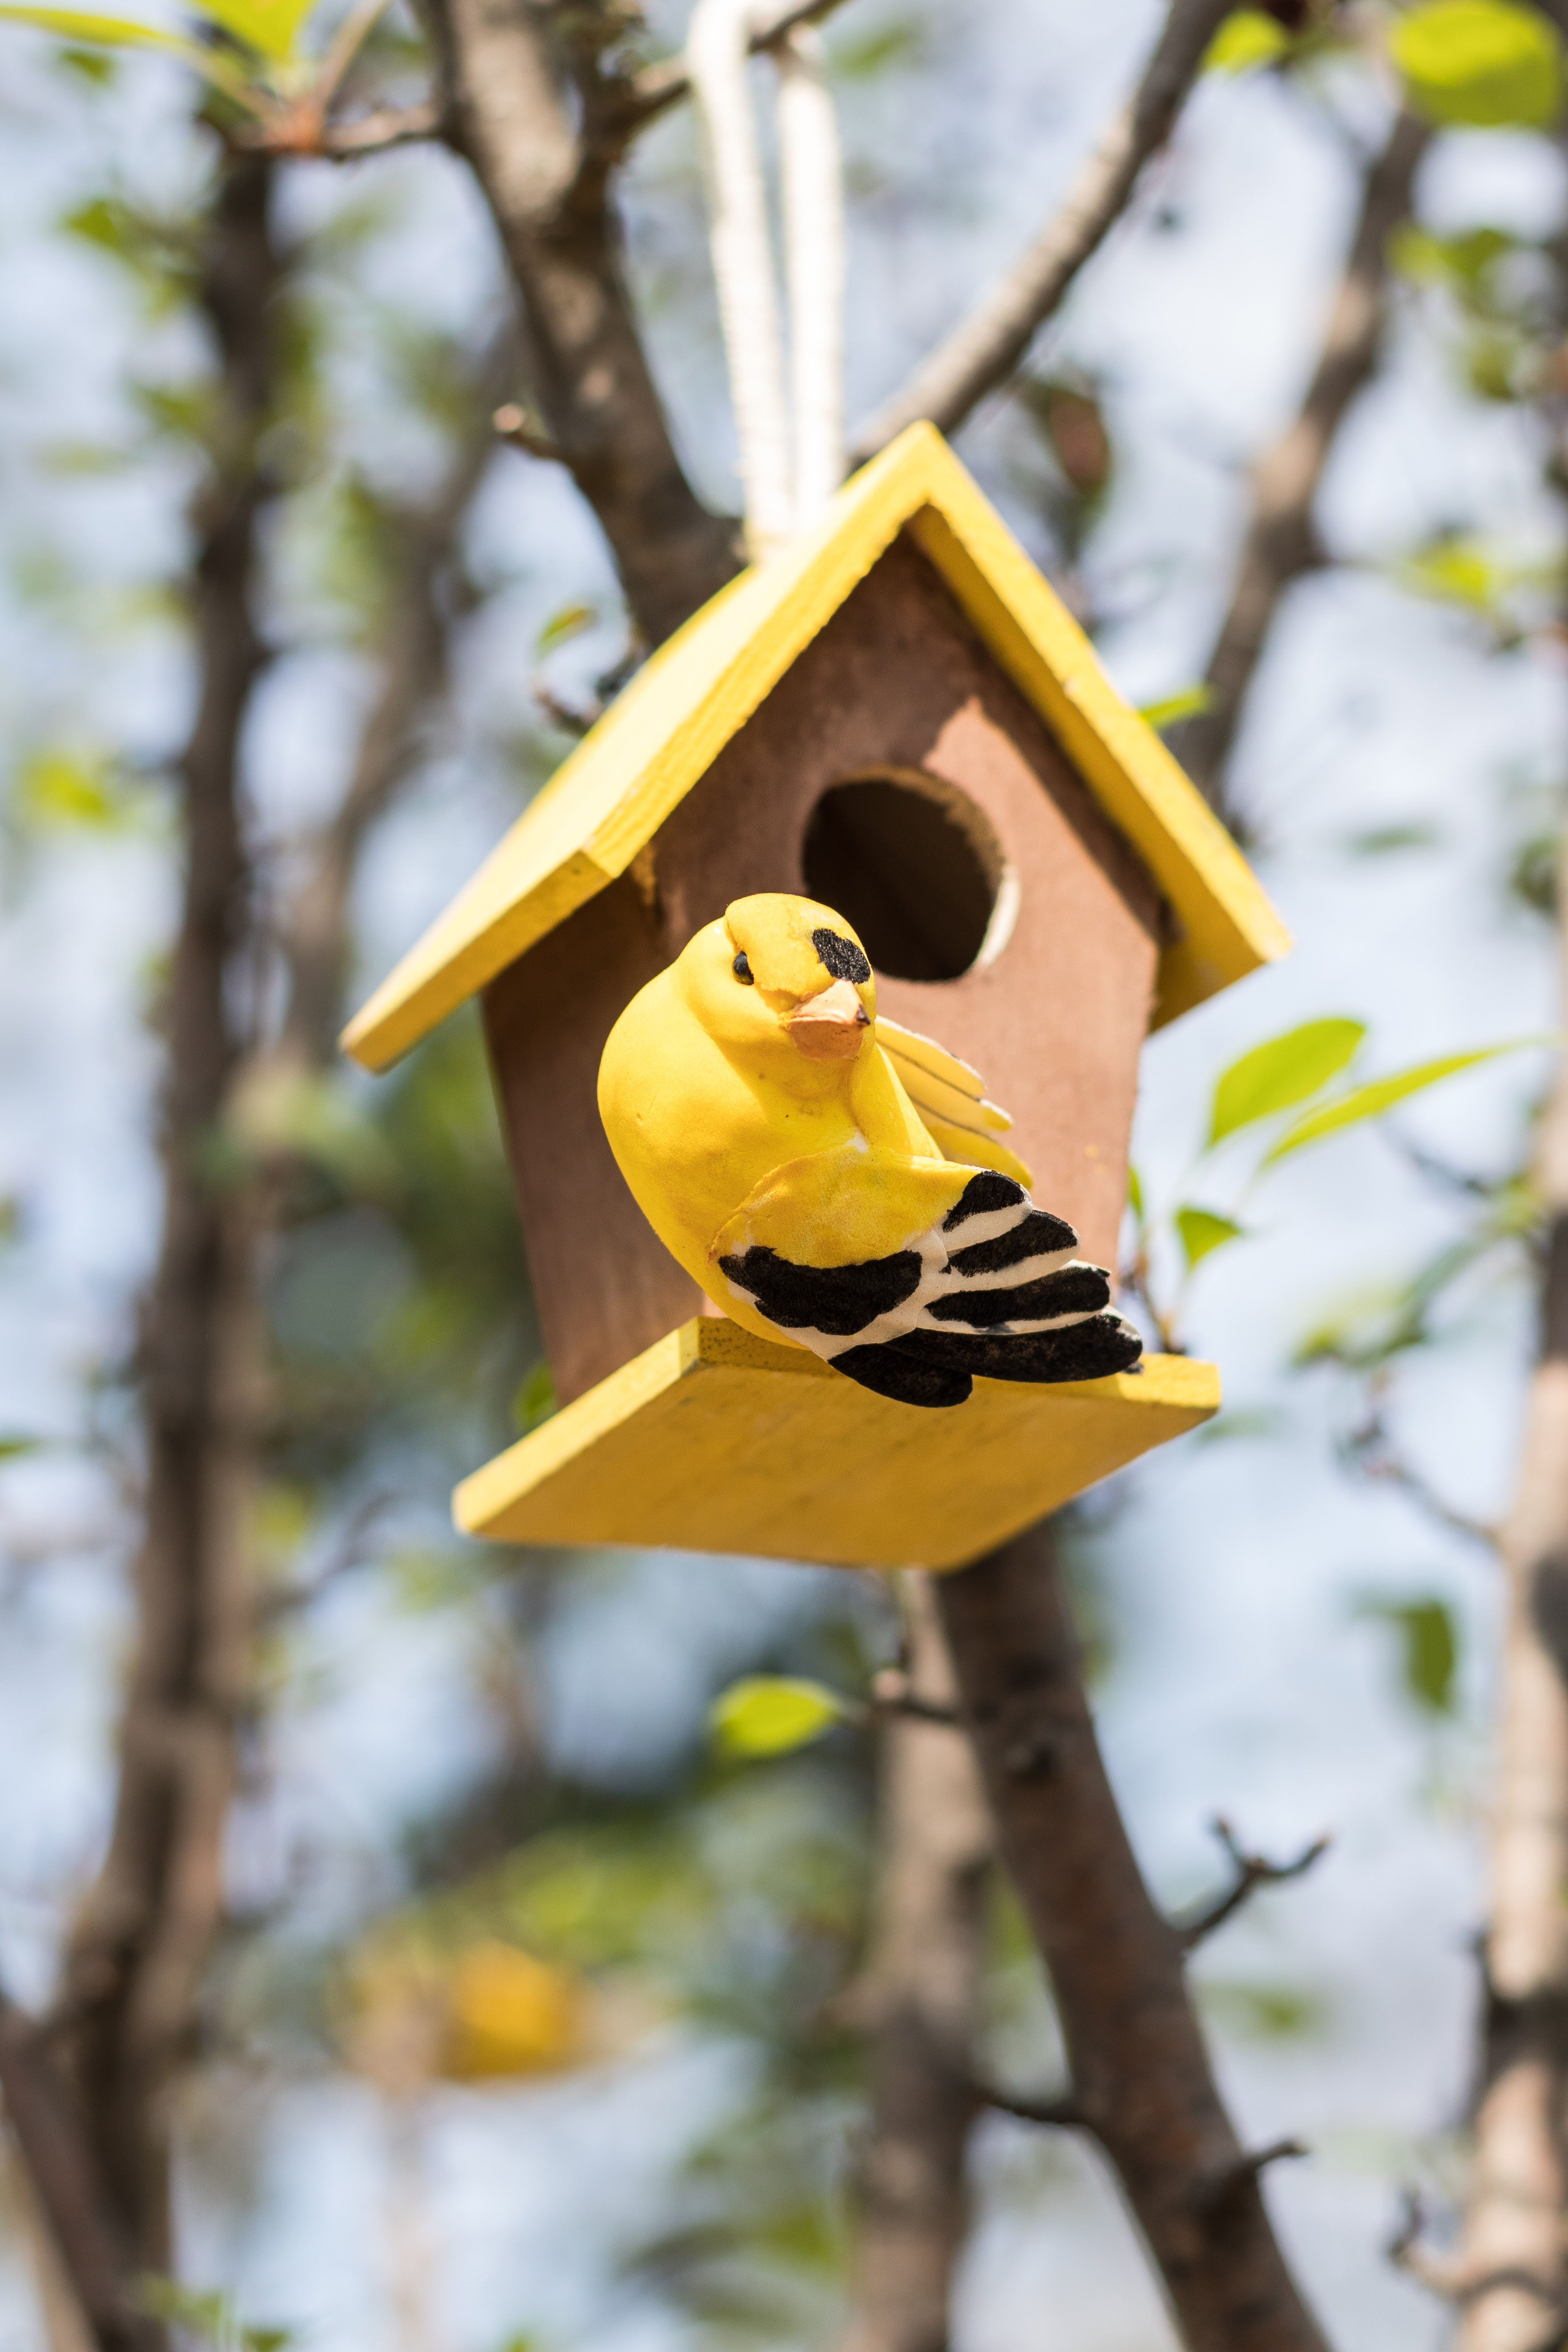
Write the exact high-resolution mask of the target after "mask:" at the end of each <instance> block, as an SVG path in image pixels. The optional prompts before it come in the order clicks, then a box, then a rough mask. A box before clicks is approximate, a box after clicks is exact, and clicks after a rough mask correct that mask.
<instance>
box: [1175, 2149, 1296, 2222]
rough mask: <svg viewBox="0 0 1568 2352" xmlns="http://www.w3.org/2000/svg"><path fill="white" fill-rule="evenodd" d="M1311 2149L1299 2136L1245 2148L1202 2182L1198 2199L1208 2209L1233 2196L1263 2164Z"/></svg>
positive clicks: (1284, 2161)
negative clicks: (1230, 2161)
mask: <svg viewBox="0 0 1568 2352" xmlns="http://www.w3.org/2000/svg"><path fill="white" fill-rule="evenodd" d="M1311 2153H1312V2151H1311V2149H1310V2147H1308V2146H1307V2143H1306V2141H1305V2140H1302V2139H1273V2140H1270V2141H1269V2142H1268V2146H1267V2147H1252V2148H1245V2149H1243V2151H1242V2153H1241V2155H1240V2156H1238V2157H1237V2158H1236V2160H1235V2162H1234V2163H1233V2164H1227V2165H1226V2167H1225V2168H1224V2169H1223V2170H1222V2171H1220V2172H1216V2173H1215V2176H1214V2178H1213V2179H1211V2180H1209V2181H1207V2182H1205V2184H1204V2187H1203V2189H1202V2190H1201V2192H1200V2198H1199V2201H1200V2203H1202V2204H1203V2205H1205V2206H1206V2207H1208V2208H1209V2209H1210V2210H1213V2208H1214V2207H1215V2206H1217V2205H1223V2204H1224V2203H1225V2202H1226V2200H1227V2199H1228V2198H1231V2197H1234V2196H1235V2195H1236V2192H1237V2189H1244V2188H1246V2187H1247V2184H1248V2182H1249V2181H1254V2180H1256V2179H1257V2178H1258V2174H1259V2173H1260V2172H1262V2171H1263V2170H1264V2169H1265V2168H1266V2167H1267V2166H1268V2165H1270V2164H1282V2163H1286V2162H1289V2161H1293V2160H1294V2159H1295V2158H1298V2157H1303V2156H1310V2155H1311Z"/></svg>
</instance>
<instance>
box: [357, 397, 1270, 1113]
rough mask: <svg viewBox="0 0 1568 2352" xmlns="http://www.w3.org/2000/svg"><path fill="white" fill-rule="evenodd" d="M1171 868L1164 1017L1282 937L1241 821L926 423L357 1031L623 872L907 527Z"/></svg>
mask: <svg viewBox="0 0 1568 2352" xmlns="http://www.w3.org/2000/svg"><path fill="white" fill-rule="evenodd" d="M906 526H907V527H908V528H909V530H910V535H911V536H912V537H913V539H914V540H915V541H916V542H917V543H918V545H919V546H920V548H921V551H922V552H923V553H924V554H925V556H926V557H927V558H928V560H929V561H930V562H931V563H933V564H934V565H935V566H936V569H937V570H938V571H939V572H941V574H942V578H943V579H944V581H945V582H946V583H947V586H948V588H949V589H950V591H951V592H952V595H953V597H954V599H955V601H956V602H957V603H958V604H959V605H960V606H961V607H962V608H963V612H964V613H965V614H967V616H968V618H969V620H970V622H971V624H972V625H973V627H974V629H975V630H976V631H977V632H978V634H979V635H980V636H981V637H982V638H983V639H984V643H985V645H986V646H988V647H989V649H990V652H991V654H992V656H993V657H994V660H995V661H996V662H997V664H998V665H999V666H1000V667H1001V668H1003V669H1004V670H1005V671H1006V673H1007V675H1008V676H1009V677H1011V678H1012V680H1013V682H1014V684H1015V685H1016V687H1017V688H1019V689H1020V691H1021V692H1022V693H1023V694H1024V695H1025V697H1026V699H1027V700H1028V701H1029V702H1030V703H1031V704H1032V705H1033V706H1034V708H1035V709H1037V711H1038V712H1039V714H1040V716H1041V717H1042V719H1044V720H1045V721H1046V723H1047V726H1048V727H1049V728H1050V730H1051V732H1052V733H1053V735H1055V737H1056V738H1057V740H1058V742H1059V743H1060V744H1061V747H1062V749H1063V751H1065V752H1066V754H1067V756H1068V759H1069V760H1070V761H1072V763H1073V765H1074V766H1075V767H1076V768H1077V769H1078V770H1079V773H1080V774H1081V775H1082V776H1083V777H1084V779H1085V781H1086V782H1087V783H1088V784H1089V787H1090V788H1091V790H1092V791H1093V792H1094V793H1095V794H1096V796H1097V797H1098V799H1099V800H1100V803H1101V805H1102V806H1103V808H1104V809H1105V811H1106V814H1108V815H1109V816H1110V818H1111V819H1112V820H1113V822H1114V823H1115V824H1117V825H1118V826H1120V828H1121V831H1122V832H1123V833H1124V834H1125V835H1127V837H1128V838H1129V840H1130V841H1131V842H1132V844H1133V845H1134V846H1135V847H1136V848H1137V850H1138V851H1139V853H1140V855H1141V856H1142V858H1143V861H1144V863H1145V865H1147V866H1148V867H1149V868H1150V870H1151V872H1152V874H1153V875H1154V877H1155V878H1156V880H1157V881H1158V882H1159V884H1160V887H1161V888H1162V889H1163V892H1164V894H1165V896H1166V898H1168V899H1169V901H1170V903H1171V905H1172V907H1173V908H1174V910H1175V913H1176V917H1177V919H1178V922H1179V926H1180V932H1179V936H1178V937H1177V938H1176V939H1175V940H1173V942H1172V944H1171V945H1169V946H1168V947H1167V948H1166V949H1165V950H1164V952H1163V956H1162V958H1161V961H1160V980H1159V1000H1158V1005H1157V1010H1156V1015H1155V1018H1156V1021H1157V1022H1160V1021H1169V1020H1170V1019H1172V1018H1173V1015H1174V1014H1176V1013H1184V1012H1185V1011H1186V1009H1187V1007H1188V1006H1189V1005H1193V1004H1197V1003H1202V1001H1203V999H1204V998H1205V997H1206V996H1212V995H1213V994H1214V993H1215V991H1216V990H1218V989H1221V988H1224V987H1226V985H1227V984H1228V983H1229V982H1231V981H1233V980H1239V979H1240V978H1241V977H1242V976H1243V974H1244V973H1246V972H1248V971H1253V970H1254V969H1255V968H1256V967H1257V966H1258V964H1260V963H1265V962H1268V961H1270V960H1271V959H1272V958H1273V957H1275V956H1278V955H1281V954H1282V953H1283V952H1284V950H1285V949H1286V947H1287V946H1288V945H1289V939H1288V936H1287V934H1286V931H1285V929H1284V927H1283V925H1282V924H1281V923H1280V921H1279V917H1278V916H1277V915H1276V914H1275V912H1274V909H1273V908H1272V907H1270V905H1269V903H1268V899H1267V898H1265V897H1264V895H1263V892H1262V890H1261V889H1260V888H1259V887H1258V882H1257V881H1256V880H1255V878H1254V877H1253V875H1252V873H1251V870H1250V868H1249V867H1248V866H1247V863H1246V861H1245V859H1244V858H1243V857H1242V856H1241V855H1240V852H1239V851H1238V850H1237V847H1236V845H1235V844H1234V843H1233V842H1232V840H1231V839H1230V836H1229V835H1228V834H1227V833H1226V831H1225V828H1224V827H1223V826H1222V825H1221V824H1219V822H1218V820H1217V819H1216V818H1215V816H1214V815H1213V814H1211V812H1210V811H1209V809H1208V808H1207V807H1206V806H1205V803H1204V802H1203V801H1202V800H1201V799H1200V798H1199V796H1198V793H1196V792H1195V791H1194V787H1193V785H1192V784H1191V783H1190V782H1188V780H1187V778H1186V777H1185V776H1184V774H1183V773H1182V771H1181V769H1180V768H1179V767H1178V766H1177V765H1176V762H1175V761H1174V760H1173V758H1172V757H1171V754H1170V753H1169V752H1168V751H1166V749H1165V747H1164V745H1163V743H1162V742H1161V740H1160V739H1159V737H1158V736H1157V735H1156V734H1155V733H1154V731H1153V730H1152V728H1151V727H1149V726H1148V725H1147V724H1146V723H1145V721H1144V720H1143V719H1140V718H1139V717H1138V715H1137V713H1136V712H1135V711H1134V710H1132V709H1130V708H1129V707H1128V705H1127V704H1126V703H1125V702H1123V700H1122V699H1121V696H1120V695H1119V694H1118V693H1117V691H1116V689H1115V688H1114V687H1113V686H1112V685H1111V684H1110V680H1109V678H1108V677H1106V675H1105V672H1104V671H1103V670H1102V669H1101V667H1100V662H1099V658H1098V656H1096V654H1095V651H1094V648H1093V646H1091V645H1090V644H1089V640H1088V638H1087V637H1086V636H1085V635H1084V634H1083V632H1082V630H1081V629H1080V628H1079V626H1078V625H1077V623H1076V622H1075V621H1074V620H1073V619H1072V617H1071V615H1070V614H1068V611H1067V610H1066V608H1065V606H1064V605H1063V604H1062V603H1061V601H1060V599H1059V598H1058V596H1057V595H1056V593H1054V591H1053V590H1052V589H1051V588H1050V587H1049V586H1047V583H1046V582H1045V580H1044V579H1043V578H1042V577H1041V575H1040V573H1039V572H1037V569H1036V568H1035V566H1034V564H1033V563H1031V562H1030V561H1029V559H1028V557H1027V556H1026V554H1025V552H1024V551H1023V549H1022V548H1021V547H1020V546H1019V545H1018V542H1017V541H1016V539H1015V538H1014V537H1013V535H1012V533H1011V532H1010V531H1009V530H1008V529H1007V527H1006V525H1005V523H1004V522H1003V520H1002V519H1001V517H1000V516H999V515H998V514H997V512H996V511H995V509H994V507H993V506H992V505H991V504H990V502H989V501H988V500H987V499H985V498H984V497H983V496H982V494H981V492H980V491H979V489H978V488H976V487H975V484H974V483H973V481H972V480H971V478H970V477H969V475H968V474H967V473H966V472H965V471H964V469H963V467H962V466H961V465H960V464H959V462H958V459H957V458H956V457H954V456H953V455H952V451H951V450H950V449H949V448H948V446H947V444H946V443H945V442H944V441H943V439H942V436H941V435H940V434H939V433H938V432H937V431H936V429H935V427H934V426H933V425H910V427H909V429H908V431H907V432H905V433H902V434H900V436H899V438H898V439H897V440H896V441H894V442H892V443H891V444H890V445H889V447H888V448H886V449H885V450H884V451H883V452H882V454H881V456H880V457H874V458H873V459H872V461H871V463H870V464H869V465H868V466H866V467H862V469H861V470H860V472H859V473H858V474H857V475H856V476H855V478H854V479H853V480H852V481H850V482H847V484H846V485H845V487H844V488H843V489H842V490H840V491H839V493H838V495H837V498H836V499H834V500H833V503H832V505H831V506H830V507H829V508H828V509H827V511H826V514H825V515H824V517H823V519H822V520H821V522H820V523H819V524H818V525H817V526H816V529H815V530H811V531H808V532H806V533H805V535H804V536H803V537H802V538H800V539H799V540H797V541H794V542H793V543H792V544H791V545H790V546H789V547H788V548H786V549H785V550H784V551H783V552H782V553H781V554H778V555H775V556H773V558H772V559H771V560H770V561H769V562H766V563H763V564H760V565H757V566H755V567H754V568H753V569H752V570H751V571H749V572H742V574H741V576H740V578H739V579H737V580H733V581H731V583H730V585H729V586H728V587H727V588H725V589H723V590H721V593H719V594H718V595H717V596H715V597H714V598H713V599H712V601H711V602H710V604H706V605H704V607H703V609H702V610H701V612H700V613H698V614H694V615H693V617H692V618H691V619H690V620H689V622H688V623H687V624H686V626H685V627H684V628H683V629H680V630H679V631H678V632H677V634H676V635H674V636H673V637H671V638H670V639H669V641H668V644H667V645H665V646H661V647H660V649H659V651H658V653H657V654H655V655H654V656H653V658H652V659H651V660H650V661H648V662H647V664H646V665H645V666H644V667H643V668H642V669H640V670H639V671H638V672H637V676H636V677H634V678H633V680H632V682H631V684H630V685H629V686H628V687H627V688H626V690H625V692H624V693H623V694H622V695H621V696H620V697H619V698H618V699H617V700H616V702H615V703H614V704H612V706H611V708H610V709H608V710H607V711H606V712H605V716H604V717H603V719H600V720H599V722H598V724H597V726H595V728H594V729H593V730H591V732H590V733H588V734H587V735H585V736H584V739H583V740H582V742H581V743H579V744H578V746H577V748H576V750H575V751H574V752H573V753H572V755H571V757H570V758H569V759H568V760H566V761H564V762H563V765H562V766H561V767H560V768H559V769H558V770H557V771H556V773H555V774H554V776H553V777H552V779H551V781H550V782H549V783H548V784H547V785H546V786H545V788H544V790H543V791H542V793H540V794H539V795H538V797H537V798H536V799H535V800H534V801H533V802H531V804H530V805H529V807H528V808H527V809H525V810H524V812H523V814H522V815H521V817H519V819H518V821H517V823H516V824H514V825H513V826H512V828H511V830H510V833H508V834H507V835H506V836H505V838H504V839H503V840H502V841H501V842H500V844H499V845H498V846H497V847H496V848H495V849H494V850H493V851H492V852H491V854H490V856H489V857H488V858H487V859H486V861H485V863H484V865H483V866H480V868H479V872H478V873H477V874H476V875H475V876H474V878H473V880H472V881H471V882H469V883H468V885H467V887H465V888H464V889H462V890H460V891H459V892H458V896H457V898H455V899H454V900H453V901H452V904H451V905H450V906H449V907H448V908H447V911H446V912H445V914H443V915H441V916H439V917H438V918H437V920H436V921H435V922H434V923H432V925H431V926H430V929H428V930H427V931H426V934H425V936H424V938H423V939H422V940H420V941H419V942H418V944H417V946H416V947H414V948H412V949H411V950H409V952H408V954H407V955H405V957H404V959H403V961H402V962H401V963H400V964H398V966H397V968H396V970H395V971H393V973H392V974H391V975H390V977H389V978H388V979H387V980H385V981H384V982H383V983H382V985H381V987H380V988H378V989H377V990H376V992H375V994H374V996H373V997H372V998H371V1000H370V1002H369V1003H368V1004H366V1005H365V1006H364V1008H363V1011H362V1012H361V1013H358V1014H357V1015H356V1016H355V1018H354V1019H353V1021H352V1022H351V1023H350V1024H349V1026H348V1027H347V1029H346V1030H345V1031H344V1032H343V1041H342V1042H343V1045H344V1048H345V1050H346V1051H347V1052H349V1053H350V1054H352V1055H353V1056H354V1058H355V1059H356V1060H357V1061H360V1062H363V1063H364V1064H365V1066H367V1067H368V1068H370V1069H384V1068H385V1066H387V1064H388V1063H390V1062H393V1061H395V1059H396V1058H397V1056H398V1055H400V1054H403V1053H405V1052H406V1051H407V1049H408V1047H409V1046H410V1045H416V1043H417V1042H418V1040H419V1039H420V1038H421V1037H423V1036H424V1035H425V1034H426V1031H428V1030H430V1029H433V1028H434V1027H435V1025H436V1024H437V1022H438V1021H441V1020H443V1019H444V1018H445V1017H446V1015H447V1013H451V1012H454V1011H455V1010H456V1008H457V1007H458V1005H459V1004H461V1003H463V1002H464V1001H465V1000H466V999H467V998H468V997H469V996H472V995H474V994H475V993H476V992H478V991H479V989H481V988H483V987H485V986H486V984H487V983H488V982H489V981H491V980H493V979H494V978H495V976H496V974H497V973H498V972H500V971H504V970H505V968H506V966H507V965H508V964H510V963H511V962H513V961H515V960H516V958H517V957H518V956H520V955H521V954H522V953H523V951H524V950H525V949H527V948H531V947H532V946H533V944H534V943H535V941H536V940H541V939H542V938H543V937H544V936H545V934H546V933H547V932H549V931H551V930H553V929H554V928H555V926H556V924H557V923H560V922H563V921H564V920H565V919H566V917H567V916H568V915H570V914H573V913H574V912H575V910H576V908H579V907H581V906H583V905H584V904H585V903H586V902H587V900H588V899H590V898H593V897H594V896H595V893H596V892H598V891H600V890H602V889H604V888H605V885H606V884H607V883H610V882H613V881H614V880H615V878H616V876H617V875H618V874H622V873H624V872H625V871H626V867H627V866H629V865H630V863H631V861H632V859H633V858H634V857H635V856H637V852H638V850H639V849H641V848H642V847H643V845H644V844H645V843H646V842H647V841H648V840H650V839H651V838H652V836H653V835H654V834H655V833H657V832H658V828H659V826H660V825H661V824H664V822H665V820H666V819H667V818H668V815H669V814H670V812H671V811H672V810H673V809H674V808H675V807H676V805H677V804H678V803H679V801H680V800H682V799H683V798H684V796H685V794H686V793H689V791H690V790H691V787H692V785H693V784H695V783H696V782H697V781H698V779H699V778H700V776H701V775H703V774H704V773H705V772H706V771H707V769H708V768H709V767H710V766H711V764H712V762H713V761H714V760H715V759H716V758H717V757H718V754H719V752H720V751H721V750H722V748H723V746H724V745H725V744H726V743H727V742H728V741H729V740H730V739H731V736H733V735H735V734H736V733H738V732H739V730H740V729H741V728H742V726H744V724H745V722H746V720H747V719H749V718H750V717H751V716H752V712H753V711H754V710H755V709H757V707H758V705H759V704H760V703H761V702H762V701H763V698H765V697H766V696H767V695H768V694H769V693H770V692H771V690H772V689H773V687H774V686H776V685H777V683H778V681H779V679H780V678H781V677H783V676H784V672H785V671H786V670H787V669H788V668H789V667H790V665H791V663H792V662H794V661H795V659H796V657H797V656H799V655H800V654H801V653H802V652H803V651H804V649H805V646H808V645H809V644H810V642H811V640H812V639H813V637H815V636H816V634H817V631H818V630H819V629H821V628H822V627H823V626H824V625H825V624H826V622H827V621H828V620H830V619H831V618H832V616H833V614H835V613H836V612H837V610H838V608H839V606H840V605H841V604H844V602H845V600H846V599H847V597H848V595H849V594H850V592H851V591H852V590H853V589H854V588H855V587H856V586H857V584H858V583H859V582H860V581H861V580H863V579H864V578H865V576H866V574H867V573H868V572H869V571H870V569H871V567H872V565H873V564H874V563H875V562H877V560H878V558H879V556H880V555H882V554H883V553H884V552H885V551H886V550H887V549H888V548H889V545H890V544H891V542H892V541H893V540H894V539H895V538H896V537H897V536H898V534H899V532H900V530H903V529H904V528H905V527H906Z"/></svg>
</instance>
